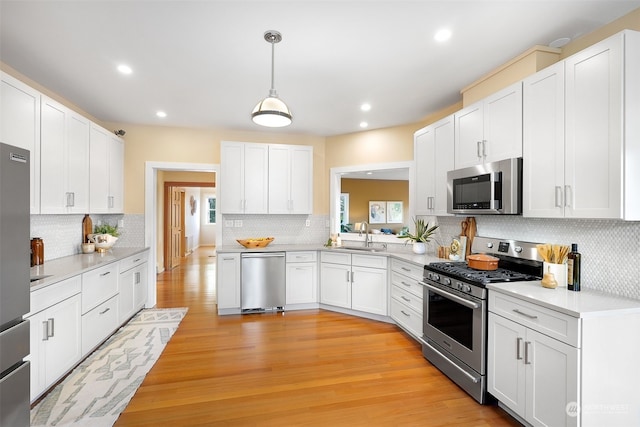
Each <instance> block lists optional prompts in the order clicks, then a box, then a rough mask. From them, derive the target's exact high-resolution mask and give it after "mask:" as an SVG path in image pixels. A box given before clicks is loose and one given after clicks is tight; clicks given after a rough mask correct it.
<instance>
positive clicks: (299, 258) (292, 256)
mask: <svg viewBox="0 0 640 427" xmlns="http://www.w3.org/2000/svg"><path fill="white" fill-rule="evenodd" d="M316 254H317V252H316V251H304V252H287V257H286V259H287V262H314V261H315V260H316V259H317V255H316Z"/></svg>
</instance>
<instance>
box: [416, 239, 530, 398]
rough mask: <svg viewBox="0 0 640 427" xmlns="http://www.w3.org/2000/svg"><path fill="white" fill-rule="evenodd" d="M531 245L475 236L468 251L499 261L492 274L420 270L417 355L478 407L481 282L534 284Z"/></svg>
mask: <svg viewBox="0 0 640 427" xmlns="http://www.w3.org/2000/svg"><path fill="white" fill-rule="evenodd" d="M535 245H536V244H535V243H530V242H518V241H515V240H505V239H493V238H487V237H476V238H475V239H474V240H473V245H472V252H473V253H488V254H491V255H493V256H495V257H498V258H499V259H500V261H499V268H498V269H497V270H493V271H485V270H474V269H472V268H469V267H468V266H467V264H466V263H465V262H436V263H431V264H429V265H426V266H425V267H424V277H423V285H424V299H423V304H424V316H423V342H422V353H423V355H424V357H426V358H427V359H428V360H429V361H430V362H431V363H432V364H433V365H435V366H436V367H437V368H438V369H440V370H441V371H442V372H443V373H445V374H446V375H447V376H448V377H449V378H451V379H452V380H453V381H454V382H455V383H456V384H458V385H459V386H460V387H461V388H462V389H464V390H465V391H466V392H467V393H469V395H471V396H472V397H473V398H474V399H476V400H477V401H478V402H480V403H485V402H486V400H487V392H486V390H487V386H486V373H487V289H486V287H485V286H486V284H487V283H498V282H514V281H529V280H539V279H540V277H542V259H541V258H540V257H539V256H538V253H537V249H536V246H535Z"/></svg>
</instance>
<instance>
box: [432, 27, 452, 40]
mask: <svg viewBox="0 0 640 427" xmlns="http://www.w3.org/2000/svg"><path fill="white" fill-rule="evenodd" d="M433 38H434V39H436V41H439V42H444V41H447V40H449V39H450V38H451V30H449V29H447V28H443V29H441V30H438V31H437V32H436V34H435V35H434V36H433Z"/></svg>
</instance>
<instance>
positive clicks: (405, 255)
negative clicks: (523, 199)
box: [216, 244, 449, 266]
mask: <svg viewBox="0 0 640 427" xmlns="http://www.w3.org/2000/svg"><path fill="white" fill-rule="evenodd" d="M294 251H330V252H334V251H335V252H338V251H339V252H349V253H353V254H361V255H377V256H386V257H391V258H397V259H399V260H402V261H408V262H411V263H414V264H416V265H420V266H424V265H426V264H431V263H432V262H445V261H449V260H445V259H442V258H438V257H436V256H434V255H432V254H431V255H430V254H424V255H417V254H414V253H413V252H410V251H406V252H399V251H393V250H383V249H380V250H377V251H375V252H369V251H362V250H357V249H354V250H351V249H345V248H328V247H326V246H322V245H277V244H271V245H269V246H267V247H265V248H256V249H246V248H244V247H242V246H240V245H233V246H220V247H218V248H217V249H216V252H217V253H243V252H294Z"/></svg>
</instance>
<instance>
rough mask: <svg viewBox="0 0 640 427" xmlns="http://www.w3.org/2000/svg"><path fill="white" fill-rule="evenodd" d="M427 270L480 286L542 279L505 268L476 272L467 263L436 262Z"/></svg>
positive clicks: (426, 268)
mask: <svg viewBox="0 0 640 427" xmlns="http://www.w3.org/2000/svg"><path fill="white" fill-rule="evenodd" d="M425 270H429V271H433V272H435V273H440V274H443V275H446V276H448V277H450V278H452V279H458V280H463V281H466V282H469V283H472V284H474V285H479V286H484V285H486V284H488V283H500V282H521V281H531V280H539V279H540V278H539V277H537V276H533V275H530V274H526V273H520V272H517V271H513V270H508V269H504V268H498V269H497V270H489V271H485V270H475V269H473V268H471V267H469V266H468V265H467V263H466V262H435V263H431V264H429V265H428V266H426V267H425Z"/></svg>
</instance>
